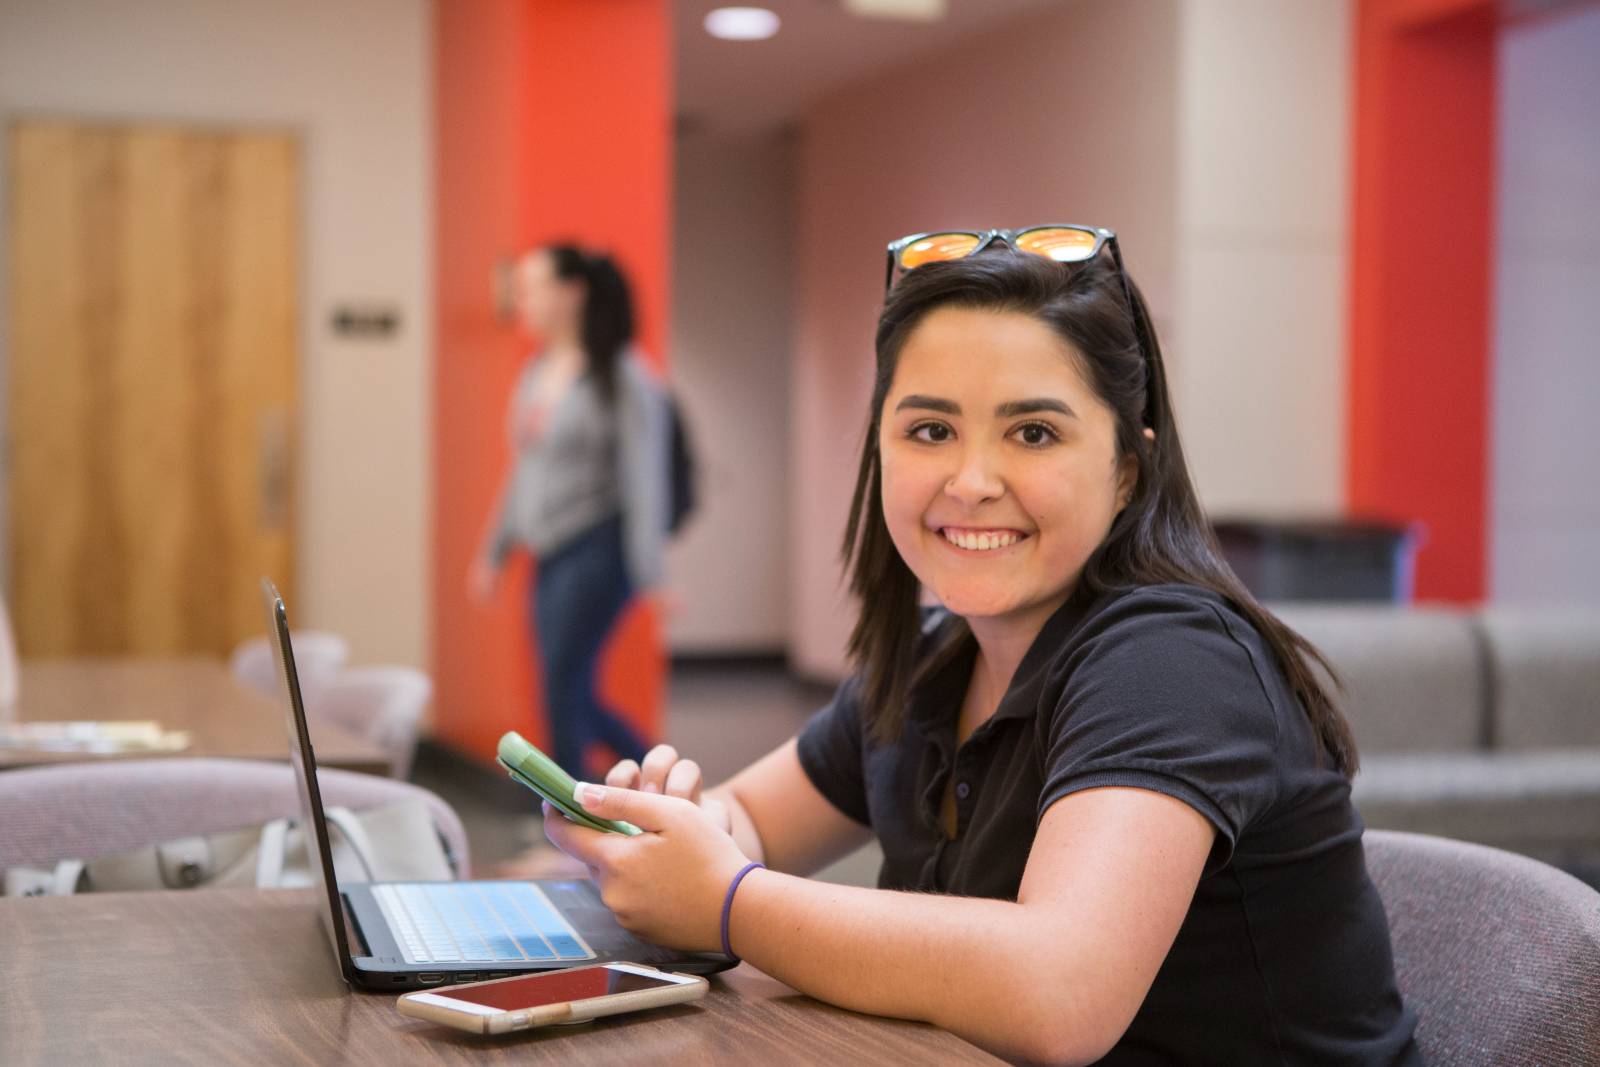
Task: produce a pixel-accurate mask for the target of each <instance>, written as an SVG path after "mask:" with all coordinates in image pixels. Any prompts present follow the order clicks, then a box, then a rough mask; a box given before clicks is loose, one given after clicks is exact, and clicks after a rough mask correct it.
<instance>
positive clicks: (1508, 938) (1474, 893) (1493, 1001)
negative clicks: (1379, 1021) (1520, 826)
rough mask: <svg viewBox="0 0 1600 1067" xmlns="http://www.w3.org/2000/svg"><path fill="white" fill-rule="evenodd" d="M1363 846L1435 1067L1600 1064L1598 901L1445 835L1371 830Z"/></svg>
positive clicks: (1502, 855) (1522, 860)
mask: <svg viewBox="0 0 1600 1067" xmlns="http://www.w3.org/2000/svg"><path fill="white" fill-rule="evenodd" d="M1365 847H1366V854H1367V867H1368V869H1369V870H1370V871H1371V873H1372V880H1373V882H1374V883H1376V885H1377V887H1378V893H1379V895H1380V896H1382V898H1383V905H1384V908H1385V910H1386V911H1387V912H1388V915H1389V929H1390V933H1391V937H1392V938H1393V942H1394V957H1395V971H1396V976H1397V978H1398V979H1399V983H1400V994H1401V996H1403V997H1404V998H1405V1000H1406V1002H1407V1004H1408V1005H1409V1006H1410V1007H1411V1009H1412V1010H1413V1011H1415V1012H1416V1013H1417V1018H1418V1025H1417V1043H1418V1044H1419V1045H1420V1046H1421V1049H1422V1054H1423V1058H1424V1059H1425V1060H1426V1062H1427V1063H1428V1064H1429V1065H1430V1067H1448V1065H1452V1064H1460V1065H1467V1064H1473V1065H1478V1064H1491V1063H1494V1064H1499V1063H1505V1064H1522V1063H1526V1064H1541V1065H1544V1067H1596V1065H1600V893H1597V892H1596V891H1595V890H1593V889H1591V888H1590V887H1589V886H1587V885H1585V884H1583V883H1582V882H1580V881H1578V880H1577V879H1576V878H1573V877H1572V876H1571V875H1568V874H1564V873H1562V872H1561V871H1558V870H1556V869H1555V868H1554V867H1550V866H1547V865H1546V864H1543V863H1539V862H1538V861H1536V860H1531V859H1528V858H1527V857H1525V856H1518V855H1515V854H1514V853H1510V852H1502V851H1500V850H1499V849H1494V848H1487V847H1484V846H1482V845H1470V844H1467V843H1465V842H1461V841H1452V840H1450V839H1448V838H1443V837H1431V836H1428V835H1424V834H1407V833H1395V832H1389V831H1382V830H1370V831H1368V832H1367V834H1366V837H1365Z"/></svg>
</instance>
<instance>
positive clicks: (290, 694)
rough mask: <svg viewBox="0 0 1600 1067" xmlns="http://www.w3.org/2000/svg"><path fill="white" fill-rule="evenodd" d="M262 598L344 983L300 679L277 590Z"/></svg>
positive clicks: (343, 948) (345, 953) (269, 588)
mask: <svg viewBox="0 0 1600 1067" xmlns="http://www.w3.org/2000/svg"><path fill="white" fill-rule="evenodd" d="M261 595H262V599H263V600H264V601H265V603H266V607H267V630H268V633H269V635H270V638H271V641H272V647H273V648H274V649H275V650H276V651H277V656H278V672H279V674H280V675H281V676H282V677H283V684H284V691H285V694H286V696H287V700H286V701H285V710H284V725H285V726H286V727H287V729H288V732H289V764H290V765H291V766H292V767H294V780H295V787H296V789H297V791H298V793H299V796H300V826H301V835H302V836H305V835H306V834H307V833H309V834H310V835H311V837H310V838H308V839H307V842H308V846H309V842H310V841H311V840H315V841H316V845H317V854H316V856H314V857H309V858H310V859H311V861H312V862H311V863H310V867H311V877H312V879H313V881H315V883H316V887H317V892H318V893H319V894H321V895H323V896H325V897H326V898H327V900H328V922H327V924H326V925H327V927H328V940H329V942H330V944H331V945H332V947H333V954H334V958H336V959H337V960H338V961H339V969H340V970H341V971H343V972H344V976H345V979H346V980H347V981H348V980H352V979H353V974H352V970H353V968H352V966H351V963H350V942H349V939H348V938H347V937H346V936H345V924H344V903H343V901H341V900H340V899H339V883H338V880H337V878H336V876H335V875H334V872H333V847H332V845H330V844H329V842H328V820H327V818H326V817H325V816H324V815H323V812H322V793H321V790H319V789H318V788H317V758H316V755H315V753H313V752H312V750H311V731H310V730H309V729H308V728H307V726H306V709H305V703H304V702H303V701H302V700H301V697H300V676H299V675H298V674H297V673H296V672H295V667H294V648H293V646H292V645H291V644H290V642H289V615H288V612H287V611H286V610H285V609H284V606H283V598H282V597H280V596H279V595H278V590H277V587H276V586H274V585H273V584H272V582H271V580H269V579H267V578H263V579H261Z"/></svg>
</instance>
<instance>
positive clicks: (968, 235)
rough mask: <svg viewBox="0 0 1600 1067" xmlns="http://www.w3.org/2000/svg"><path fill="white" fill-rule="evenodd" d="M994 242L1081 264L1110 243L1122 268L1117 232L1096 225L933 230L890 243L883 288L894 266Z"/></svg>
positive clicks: (904, 267) (913, 265)
mask: <svg viewBox="0 0 1600 1067" xmlns="http://www.w3.org/2000/svg"><path fill="white" fill-rule="evenodd" d="M995 241H1004V242H1005V243H1006V244H1008V245H1010V246H1011V247H1012V248H1015V249H1016V250H1017V251H1018V252H1027V253H1029V254H1031V255H1035V256H1042V257H1044V258H1045V259H1052V260H1055V261H1056V262H1057V263H1082V262H1083V261H1084V260H1088V259H1093V258H1094V257H1095V256H1097V255H1099V254H1100V250H1101V249H1102V248H1105V247H1106V246H1107V245H1110V246H1111V250H1112V252H1111V254H1112V259H1114V260H1115V261H1116V264H1117V269H1118V270H1119V271H1120V270H1121V269H1122V256H1121V254H1120V253H1119V252H1118V250H1117V235H1116V234H1115V233H1112V232H1111V231H1110V230H1107V229H1102V228H1101V227H1098V226H1071V225H1056V224H1052V225H1049V226H1029V227H1028V228H1026V229H1022V230H936V231H933V232H931V233H913V234H908V235H907V236H905V237H902V238H900V239H899V240H897V241H890V242H889V249H888V251H889V259H888V263H887V264H886V267H885V270H884V277H883V289H884V292H888V291H889V288H890V286H891V285H893V284H894V272H895V268H897V267H898V268H899V269H900V271H901V272H902V273H904V272H906V271H912V270H916V269H917V268H918V267H920V266H923V265H924V264H928V263H942V262H944V261H946V260H952V259H965V258H966V257H967V256H971V255H976V254H977V253H979V252H982V251H983V250H984V249H985V248H988V247H989V246H990V245H991V244H993V243H994V242H995Z"/></svg>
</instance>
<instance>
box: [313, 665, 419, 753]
mask: <svg viewBox="0 0 1600 1067" xmlns="http://www.w3.org/2000/svg"><path fill="white" fill-rule="evenodd" d="M304 696H305V701H306V715H307V717H308V718H310V719H311V720H312V721H313V722H316V721H319V720H326V721H329V722H336V723H338V724H339V725H340V726H342V727H344V728H345V729H346V730H349V731H350V732H352V733H354V734H357V735H358V736H360V737H364V738H366V739H367V740H368V741H371V742H373V743H375V744H377V745H378V746H380V747H381V748H382V749H383V750H384V752H386V753H387V754H388V756H389V773H390V774H391V775H393V776H394V777H396V778H404V777H406V776H407V775H408V774H410V773H411V761H412V758H413V757H414V756H415V755H416V751H417V732H418V730H419V729H420V728H421V726H422V719H423V716H424V715H425V714H426V712H427V710H428V705H429V704H430V703H431V702H432V700H433V681H432V680H431V679H430V678H429V677H428V676H427V675H426V674H424V673H423V672H422V671H419V670H417V669H416V668H415V667H351V668H349V669H347V670H342V671H339V672H337V673H335V674H332V675H329V676H328V677H326V678H324V679H323V680H322V682H321V684H319V685H318V686H317V687H316V688H315V689H313V690H311V691H309V692H306V693H305V694H304Z"/></svg>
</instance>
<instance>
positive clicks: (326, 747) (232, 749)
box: [0, 656, 389, 774]
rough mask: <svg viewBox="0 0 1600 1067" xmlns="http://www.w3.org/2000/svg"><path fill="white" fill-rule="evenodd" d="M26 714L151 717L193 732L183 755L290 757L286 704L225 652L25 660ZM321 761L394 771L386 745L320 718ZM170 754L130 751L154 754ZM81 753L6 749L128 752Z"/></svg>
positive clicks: (22, 713)
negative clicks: (254, 685) (243, 675)
mask: <svg viewBox="0 0 1600 1067" xmlns="http://www.w3.org/2000/svg"><path fill="white" fill-rule="evenodd" d="M21 675H22V676H21V679H20V684H19V686H18V692H17V706H16V708H15V709H13V711H12V713H11V714H12V715H13V717H14V718H15V719H16V720H17V721H19V722H31V721H36V720H37V721H43V720H55V721H59V720H71V719H93V720H104V721H126V720H139V719H151V720H154V721H156V722H159V723H160V724H161V725H162V726H163V727H164V728H165V729H168V730H188V731H189V733H190V744H189V747H188V748H186V749H183V750H182V751H180V752H174V753H170V755H174V756H231V757H236V758H239V759H266V760H284V759H287V758H288V756H289V740H288V732H287V730H286V729H285V728H284V721H283V720H284V708H283V706H282V705H281V704H279V703H278V702H277V701H273V700H269V699H267V698H266V697H264V696H262V695H261V694H259V693H256V692H254V691H252V690H250V689H247V688H245V687H244V686H242V685H240V684H239V683H238V682H236V681H234V678H233V675H232V674H231V673H229V671H228V668H227V666H226V665H225V664H224V663H222V661H221V660H217V659H211V658H209V657H205V656H194V657H185V658H178V659H146V658H137V657H126V658H123V657H105V658H99V657H85V658H73V659H25V660H23V661H22V672H21ZM311 739H312V743H313V744H315V745H316V748H317V765H318V766H321V767H341V768H344V769H346V770H353V771H364V772H366V773H368V774H388V773H389V760H388V757H387V755H386V754H385V753H384V751H383V749H382V748H380V747H379V746H378V745H377V744H375V743H373V742H370V741H367V740H366V739H364V738H362V737H359V736H357V735H356V734H354V733H351V732H350V731H349V730H345V729H342V728H341V727H339V726H338V725H336V724H334V723H327V722H314V723H313V724H312V728H311ZM157 755H163V753H146V752H139V753H129V754H128V756H129V757H131V758H140V759H143V758H148V757H151V756H157ZM120 758H123V757H122V756H100V755H89V754H85V753H78V752H63V753H53V752H25V751H18V750H14V749H0V770H5V769H6V768H10V767H26V766H35V765H38V764H44V763H70V762H81V761H83V760H100V759H120Z"/></svg>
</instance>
